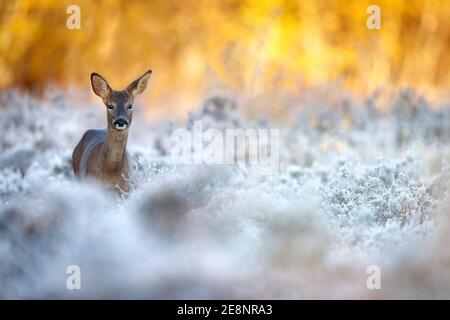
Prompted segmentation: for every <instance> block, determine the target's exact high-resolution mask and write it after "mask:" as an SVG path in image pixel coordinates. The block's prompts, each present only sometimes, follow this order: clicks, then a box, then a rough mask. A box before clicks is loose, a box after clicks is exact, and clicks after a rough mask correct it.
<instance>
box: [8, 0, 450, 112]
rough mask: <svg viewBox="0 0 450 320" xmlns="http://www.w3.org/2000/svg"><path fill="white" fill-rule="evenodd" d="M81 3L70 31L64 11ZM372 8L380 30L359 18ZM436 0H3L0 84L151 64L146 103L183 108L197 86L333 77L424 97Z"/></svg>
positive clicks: (436, 26)
mask: <svg viewBox="0 0 450 320" xmlns="http://www.w3.org/2000/svg"><path fill="white" fill-rule="evenodd" d="M70 4H76V5H78V6H79V7H80V9H81V29H80V30H69V29H68V28H66V20H67V18H68V17H69V14H68V13H66V9H67V7H68V6H69V5H70ZM371 4H375V5H378V6H380V8H381V27H382V29H381V30H369V29H368V28H367V27H366V20H367V17H368V14H367V13H366V10H367V7H368V6H369V5H371ZM449 17H450V4H449V2H448V1H445V0H431V1H426V0H376V1H374V0H370V1H364V0H348V1H339V0H326V1H296V0H257V1H255V0H221V1H209V0H185V1H178V0H152V1H136V0H109V1H85V0H77V1H73V0H70V1H61V0H43V1H33V0H19V1H15V0H8V1H1V3H0V89H1V90H4V89H8V88H11V87H19V88H23V89H26V90H27V91H31V92H32V93H33V94H36V95H40V94H42V92H43V91H45V89H46V88H48V87H49V86H54V85H57V86H63V87H64V88H67V87H70V86H77V87H81V88H86V89H88V88H89V74H90V73H91V72H92V71H96V72H99V73H100V74H102V75H104V76H105V77H106V78H107V79H108V80H109V81H110V82H111V84H112V86H113V87H114V86H115V87H116V88H121V86H125V85H127V84H128V83H129V82H130V81H131V80H133V79H134V78H135V77H136V76H137V75H140V74H141V73H143V72H144V71H145V70H147V69H148V68H149V67H151V68H152V69H153V71H154V75H153V81H152V90H151V92H149V94H148V95H147V96H146V98H145V99H148V101H151V102H152V106H153V107H152V106H149V108H153V110H152V111H153V112H155V113H156V114H165V113H166V114H167V113H168V112H170V113H174V112H185V111H186V110H189V108H192V106H193V105H194V104H195V103H197V102H198V101H199V100H200V97H202V96H204V94H205V93H208V92H210V91H214V90H224V89H225V90H231V91H232V92H235V93H236V94H239V95H241V96H242V95H246V96H258V95H262V94H267V93H270V92H278V93H279V92H284V93H286V94H298V93H299V92H300V91H301V90H302V89H303V88H306V87H311V86H323V85H329V84H333V85H335V86H338V87H341V86H342V87H343V88H345V89H349V90H351V91H353V92H354V93H355V94H359V95H365V94H368V93H370V92H372V91H373V90H376V89H379V88H387V87H389V88H394V89H398V88H399V87H404V86H412V87H413V88H415V89H416V90H418V91H419V92H425V93H426V94H427V96H428V97H429V98H435V97H442V95H443V94H444V96H445V94H446V90H447V89H448V88H449V85H450V73H449V72H448V70H449V66H450V60H449V52H450V19H449Z"/></svg>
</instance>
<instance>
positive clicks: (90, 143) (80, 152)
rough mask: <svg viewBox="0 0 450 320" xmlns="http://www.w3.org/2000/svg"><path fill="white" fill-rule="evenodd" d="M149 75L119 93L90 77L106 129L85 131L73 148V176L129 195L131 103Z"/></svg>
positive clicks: (96, 76) (142, 88)
mask: <svg viewBox="0 0 450 320" xmlns="http://www.w3.org/2000/svg"><path fill="white" fill-rule="evenodd" d="M151 72H152V71H151V70H149V71H147V72H146V73H145V74H144V75H142V76H141V77H139V78H138V79H136V80H135V81H133V82H132V83H131V84H130V85H129V86H128V87H127V88H126V89H125V90H122V91H115V90H112V89H111V87H110V86H109V85H108V83H107V82H106V80H105V79H103V78H102V77H101V76H100V75H98V74H96V73H93V74H91V82H92V89H93V90H94V92H95V94H97V95H98V96H99V97H101V98H102V100H103V102H104V103H105V106H106V112H107V129H106V130H88V131H87V132H86V133H85V134H84V135H83V137H82V138H81V141H80V142H79V143H78V145H77V146H76V147H75V150H74V151H73V154H72V166H73V171H74V173H75V175H76V176H80V177H94V178H96V179H97V180H99V181H101V182H103V183H104V184H106V185H109V186H110V187H112V188H113V189H115V190H116V191H119V192H128V191H129V189H130V186H129V179H130V167H129V159H128V156H127V152H126V146H127V141H128V130H129V128H130V125H131V122H132V113H133V112H132V105H133V99H134V97H135V96H136V95H137V94H140V93H142V92H144V90H145V88H146V86H147V82H148V80H149V79H150V75H151ZM130 106H131V107H130ZM117 121H121V123H120V125H123V122H125V123H127V125H126V128H125V129H123V128H122V127H119V128H118V127H117V126H118V125H119V124H117Z"/></svg>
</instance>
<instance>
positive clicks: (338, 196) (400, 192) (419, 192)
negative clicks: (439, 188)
mask: <svg viewBox="0 0 450 320" xmlns="http://www.w3.org/2000/svg"><path fill="white" fill-rule="evenodd" d="M402 165H403V163H402V162H400V163H385V162H380V163H378V164H377V165H375V166H364V167H362V168H361V167H358V166H356V165H354V164H344V165H342V166H341V167H340V168H338V169H337V171H336V173H335V174H333V175H331V177H330V178H329V182H328V183H327V184H326V185H324V187H323V188H322V195H323V197H324V199H325V201H326V204H327V206H326V210H329V211H328V213H330V214H333V215H334V216H336V217H337V218H338V219H340V221H342V222H343V223H349V224H351V223H354V222H355V221H361V220H363V222H364V223H366V224H367V225H371V224H373V223H375V224H385V223H386V222H388V221H390V220H394V221H398V222H401V223H402V224H403V223H406V222H411V221H412V222H414V223H421V222H423V221H424V220H425V219H427V218H428V216H429V214H430V211H431V205H432V198H431V196H430V194H429V193H428V192H427V190H426V188H425V187H424V186H421V185H416V184H414V183H413V182H412V181H411V180H410V179H409V178H408V176H407V174H406V173H405V172H403V171H402Z"/></svg>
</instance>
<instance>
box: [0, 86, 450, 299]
mask: <svg viewBox="0 0 450 320" xmlns="http://www.w3.org/2000/svg"><path fill="white" fill-rule="evenodd" d="M0 99H1V102H2V103H1V105H2V108H1V109H0V114H1V117H0V127H1V128H2V134H1V135H0V297H3V298H47V297H58V298H76V297H85V298H155V299H157V298H288V299H290V298H433V297H440V298H450V276H448V274H449V273H448V271H447V270H448V267H449V266H450V250H449V246H448V243H449V240H450V239H449V237H450V236H449V234H450V232H449V231H450V228H449V227H448V225H449V223H450V222H449V221H450V219H448V212H449V211H448V207H449V205H448V204H447V203H449V201H450V200H449V199H450V197H449V196H448V194H447V190H448V185H449V181H450V179H449V178H450V175H449V173H448V172H449V165H448V155H449V154H450V153H449V152H448V151H449V150H450V149H449V147H448V142H449V141H448V140H449V139H448V137H447V132H450V131H449V129H450V124H448V123H449V122H447V121H446V119H449V116H448V115H449V111H448V110H447V109H440V110H434V111H433V110H432V109H431V108H430V106H429V105H428V104H427V103H426V101H425V100H424V99H421V98H419V97H417V96H416V95H415V94H414V92H413V91H411V90H409V91H408V90H407V91H403V92H401V93H399V94H398V96H397V97H394V98H393V99H391V100H392V101H391V102H389V103H390V104H391V107H392V110H394V111H393V112H383V113H379V112H377V111H376V110H375V109H374V108H373V106H372V104H373V103H375V102H373V101H371V100H370V99H372V98H369V99H368V102H367V104H364V105H358V104H357V103H356V102H355V101H354V99H353V98H351V97H349V96H345V95H344V96H343V98H342V99H343V100H342V101H346V102H345V104H343V102H342V101H341V100H339V99H336V98H333V99H330V100H327V99H326V98H324V99H323V100H321V99H319V98H317V97H315V96H314V95H312V96H311V98H309V99H307V100H306V101H303V102H296V101H292V103H290V104H289V106H288V107H287V108H286V112H287V113H289V114H290V116H291V118H292V117H295V118H296V119H298V120H297V121H294V123H292V121H291V123H292V124H290V125H287V124H285V125H283V124H282V123H281V122H275V121H274V120H267V119H266V120H259V121H257V122H252V121H249V120H247V119H246V118H245V117H244V116H242V114H241V112H242V111H243V109H245V105H244V106H243V105H241V104H239V103H238V102H237V101H235V100H227V98H226V97H221V96H217V97H213V98H208V99H206V100H205V102H204V103H203V106H202V107H200V108H199V110H198V111H195V112H193V113H192V114H191V115H190V116H189V119H188V121H187V123H186V124H181V125H180V124H173V123H170V122H169V121H167V122H161V123H160V124H157V125H152V126H149V125H148V124H146V123H145V121H143V120H142V118H143V116H142V115H139V114H136V115H135V119H134V121H133V125H132V128H131V133H130V142H129V152H130V154H131V156H132V157H133V167H134V170H135V172H134V179H133V181H132V182H133V191H132V192H131V194H130V195H129V197H128V198H127V199H123V200H117V199H115V198H114V197H113V196H112V195H111V194H109V193H107V192H106V191H104V190H103V189H102V187H101V186H99V185H96V184H92V183H80V182H78V181H77V180H76V179H74V177H73V174H72V171H71V170H72V169H71V163H70V161H71V153H72V150H73V148H74V146H75V145H76V143H77V142H78V139H79V138H80V137H81V135H82V134H83V132H84V131H85V130H87V129H90V128H98V127H102V124H103V121H104V119H103V118H104V114H103V110H102V109H101V108H98V107H96V108H91V107H89V103H88V102H86V103H85V105H87V106H84V107H81V106H79V105H78V104H77V103H71V99H70V98H69V97H68V96H66V95H65V94H61V93H57V92H56V93H53V94H52V96H50V97H48V98H47V99H44V100H42V101H38V100H35V99H33V98H30V97H27V96H25V95H22V94H19V93H18V92H8V93H3V94H2V95H1V96H0ZM314 99H315V100H314ZM244 104H245V102H244ZM343 105H344V106H345V107H342V106H343ZM140 116H142V118H141V120H140ZM194 120H204V121H205V123H206V124H207V127H217V128H220V129H226V128H229V127H246V128H249V127H252V126H257V124H258V125H264V126H265V127H268V128H271V127H274V128H279V129H281V130H280V138H281V143H280V146H281V150H280V170H279V172H277V173H275V174H273V175H271V176H261V175H258V174H256V173H257V171H258V168H257V167H255V168H238V167H233V166H228V165H215V166H201V165H194V166H187V165H184V166H183V165H174V164H172V162H171V159H170V157H169V156H168V155H167V154H166V155H164V154H163V153H164V151H167V150H165V149H166V148H167V147H168V146H169V143H168V142H169V141H170V132H171V131H172V130H173V129H176V128H177V127H180V126H183V127H185V128H189V127H190V126H191V124H192V121H194ZM291 120H292V119H291ZM72 264H75V265H79V266H80V268H81V272H82V289H81V290H73V291H69V290H67V289H66V279H67V276H68V275H67V274H66V267H67V266H68V265H72ZM373 264H375V265H378V266H380V268H381V275H382V280H381V285H382V290H374V291H370V290H368V289H367V287H366V280H367V276H368V275H367V274H366V268H367V267H368V266H369V265H373Z"/></svg>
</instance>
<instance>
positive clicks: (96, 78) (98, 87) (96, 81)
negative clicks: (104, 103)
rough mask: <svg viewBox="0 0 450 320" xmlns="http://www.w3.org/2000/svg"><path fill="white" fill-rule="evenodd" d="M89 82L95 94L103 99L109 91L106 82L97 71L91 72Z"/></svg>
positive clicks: (109, 88)
mask: <svg viewBox="0 0 450 320" xmlns="http://www.w3.org/2000/svg"><path fill="white" fill-rule="evenodd" d="M91 84H92V89H93V90H94V92H95V94H96V95H98V96H99V97H100V98H102V99H105V98H106V97H107V96H108V95H109V93H110V92H111V87H110V86H109V84H108V82H106V80H105V79H103V77H102V76H101V75H99V74H98V73H95V72H94V73H91Z"/></svg>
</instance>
